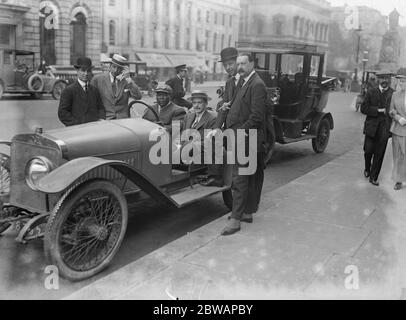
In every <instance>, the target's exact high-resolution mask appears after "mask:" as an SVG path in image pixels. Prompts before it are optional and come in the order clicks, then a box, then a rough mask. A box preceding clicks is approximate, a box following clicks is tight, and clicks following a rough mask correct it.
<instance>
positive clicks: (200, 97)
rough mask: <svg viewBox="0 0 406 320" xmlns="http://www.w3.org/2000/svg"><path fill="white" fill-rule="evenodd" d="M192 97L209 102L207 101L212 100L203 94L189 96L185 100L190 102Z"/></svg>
mask: <svg viewBox="0 0 406 320" xmlns="http://www.w3.org/2000/svg"><path fill="white" fill-rule="evenodd" d="M193 99H203V100H206V101H207V102H209V101H211V100H212V99H211V98H210V97H208V96H204V95H196V96H191V97H189V98H188V99H187V100H188V101H189V102H192V101H193Z"/></svg>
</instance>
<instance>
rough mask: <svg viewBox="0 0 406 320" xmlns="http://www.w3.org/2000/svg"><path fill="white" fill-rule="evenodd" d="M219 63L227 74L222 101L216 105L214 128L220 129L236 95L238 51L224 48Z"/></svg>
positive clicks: (238, 78) (238, 76)
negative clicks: (216, 114)
mask: <svg viewBox="0 0 406 320" xmlns="http://www.w3.org/2000/svg"><path fill="white" fill-rule="evenodd" d="M220 55H221V61H220V62H222V63H223V67H224V70H225V71H226V72H227V75H228V80H227V82H226V86H225V90H224V95H223V100H222V101H221V102H220V103H219V104H218V110H217V111H218V117H217V122H216V124H215V128H217V129H221V128H222V127H223V125H224V123H225V119H226V117H227V114H228V111H229V110H230V107H231V104H232V101H233V99H234V98H235V95H236V93H237V86H238V81H239V80H240V75H239V73H238V72H237V57H238V51H237V49H236V48H232V47H230V48H226V49H224V50H222V51H221V53H220Z"/></svg>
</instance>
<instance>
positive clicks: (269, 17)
mask: <svg viewBox="0 0 406 320" xmlns="http://www.w3.org/2000/svg"><path fill="white" fill-rule="evenodd" d="M330 15H331V7H330V4H329V3H328V2H327V1H325V0H272V1H269V0H242V1H241V19H240V41H241V42H269V41H272V42H295V43H304V44H310V45H317V46H318V47H320V48H322V49H324V50H325V51H327V49H328V34H329V23H330Z"/></svg>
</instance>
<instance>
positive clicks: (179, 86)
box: [166, 64, 192, 109]
mask: <svg viewBox="0 0 406 320" xmlns="http://www.w3.org/2000/svg"><path fill="white" fill-rule="evenodd" d="M175 70H176V76H175V77H174V78H172V79H170V80H168V81H167V82H166V84H167V85H168V86H170V87H171V88H172V91H173V94H172V101H173V103H174V104H176V105H178V106H181V107H184V108H187V109H190V108H192V103H191V102H189V101H187V100H185V99H184V97H185V95H186V77H187V72H188V71H187V67H186V65H185V64H182V65H180V66H177V67H176V68H175Z"/></svg>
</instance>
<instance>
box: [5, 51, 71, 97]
mask: <svg viewBox="0 0 406 320" xmlns="http://www.w3.org/2000/svg"><path fill="white" fill-rule="evenodd" d="M0 57H3V59H0V99H1V98H2V97H3V95H4V94H5V93H9V94H29V95H31V96H32V97H35V98H37V99H39V98H41V97H42V95H43V94H52V97H53V98H54V99H55V100H59V99H60V97H61V93H62V91H63V90H64V89H65V88H66V86H67V83H66V82H65V81H64V80H62V79H59V78H58V77H56V76H55V74H54V73H53V71H52V68H48V71H47V72H46V73H45V74H42V73H39V72H38V71H37V70H36V69H35V53H34V52H31V51H22V50H11V49H0Z"/></svg>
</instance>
